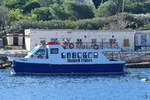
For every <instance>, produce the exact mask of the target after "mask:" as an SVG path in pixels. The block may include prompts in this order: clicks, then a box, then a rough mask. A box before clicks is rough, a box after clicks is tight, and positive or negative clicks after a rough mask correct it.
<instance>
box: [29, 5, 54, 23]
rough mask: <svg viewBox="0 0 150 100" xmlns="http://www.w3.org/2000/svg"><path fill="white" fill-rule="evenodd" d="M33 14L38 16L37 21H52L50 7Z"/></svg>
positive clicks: (39, 9) (37, 9) (32, 12)
mask: <svg viewBox="0 0 150 100" xmlns="http://www.w3.org/2000/svg"><path fill="white" fill-rule="evenodd" d="M31 14H35V15H36V16H37V20H43V21H46V20H51V19H52V15H51V13H50V11H49V7H40V8H36V9H34V10H32V11H31Z"/></svg>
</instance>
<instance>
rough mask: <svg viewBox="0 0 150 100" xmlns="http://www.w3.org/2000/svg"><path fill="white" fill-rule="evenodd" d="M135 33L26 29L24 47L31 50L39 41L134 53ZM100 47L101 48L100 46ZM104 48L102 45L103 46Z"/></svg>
mask: <svg viewBox="0 0 150 100" xmlns="http://www.w3.org/2000/svg"><path fill="white" fill-rule="evenodd" d="M135 33H136V32H135V31H119V30H118V31H114V30H109V31H101V30H72V29H51V30H45V29H26V30H25V47H26V49H27V50H31V49H33V48H34V47H35V46H36V45H37V44H39V43H40V41H46V42H60V43H62V42H64V41H69V42H70V43H77V42H83V43H87V44H89V43H94V42H95V43H101V44H102V45H103V43H107V46H106V47H105V48H107V47H112V45H115V46H117V47H118V48H120V49H121V50H122V51H134V49H135V41H134V38H135ZM102 45H101V46H102ZM103 47H104V45H103Z"/></svg>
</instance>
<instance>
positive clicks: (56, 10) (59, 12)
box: [49, 4, 68, 20]
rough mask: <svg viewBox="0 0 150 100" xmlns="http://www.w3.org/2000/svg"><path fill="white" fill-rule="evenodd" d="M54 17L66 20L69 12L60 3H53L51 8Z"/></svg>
mask: <svg viewBox="0 0 150 100" xmlns="http://www.w3.org/2000/svg"><path fill="white" fill-rule="evenodd" d="M49 11H50V13H51V15H52V17H53V19H57V20H65V19H67V18H68V14H66V13H65V11H64V8H63V6H60V5H59V4H53V5H51V6H50V9H49Z"/></svg>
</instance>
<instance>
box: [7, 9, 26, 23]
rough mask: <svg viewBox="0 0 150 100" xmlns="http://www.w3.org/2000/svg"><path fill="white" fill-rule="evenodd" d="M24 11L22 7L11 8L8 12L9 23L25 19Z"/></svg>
mask: <svg viewBox="0 0 150 100" xmlns="http://www.w3.org/2000/svg"><path fill="white" fill-rule="evenodd" d="M22 12H23V10H21V9H14V10H10V11H9V14H8V19H7V23H11V22H13V21H19V20H21V19H23V18H24V16H23V14H22Z"/></svg>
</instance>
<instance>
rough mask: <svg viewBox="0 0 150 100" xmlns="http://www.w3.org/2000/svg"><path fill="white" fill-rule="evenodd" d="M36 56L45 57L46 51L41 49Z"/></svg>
mask: <svg viewBox="0 0 150 100" xmlns="http://www.w3.org/2000/svg"><path fill="white" fill-rule="evenodd" d="M35 55H45V49H39V50H38V51H37V52H36V53H35Z"/></svg>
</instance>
